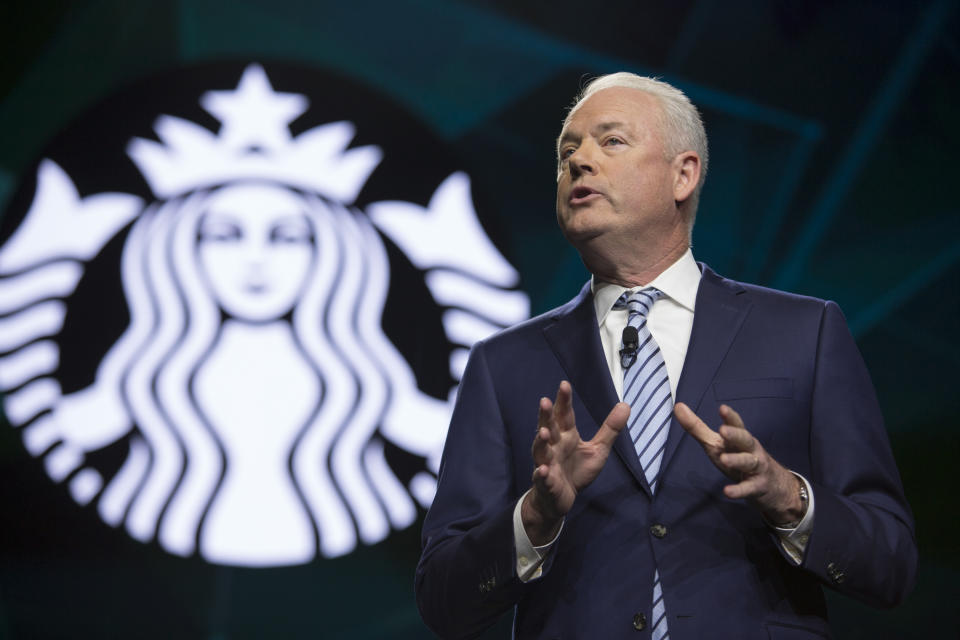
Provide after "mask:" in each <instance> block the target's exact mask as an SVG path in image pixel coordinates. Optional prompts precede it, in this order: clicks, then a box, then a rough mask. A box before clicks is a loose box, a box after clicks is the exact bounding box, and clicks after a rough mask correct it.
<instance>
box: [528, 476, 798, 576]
mask: <svg viewBox="0 0 960 640" xmlns="http://www.w3.org/2000/svg"><path fill="white" fill-rule="evenodd" d="M527 493H530V490H529V489H528V490H527ZM527 493H525V494H523V495H522V496H520V499H519V500H517V506H516V507H514V508H513V543H514V546H515V547H516V551H517V577H518V578H520V582H530V581H531V580H536V579H537V578H539V577H540V576H542V575H543V562H544V560H546V559H547V556H548V555H550V549H552V548H553V545H554V543H555V542H556V541H557V538H559V537H560V532H561V531H563V523H562V522H561V523H560V529H559V530H558V531H557V535H555V536H554V537H553V540H551V541H550V542H548V543H547V544H545V545H543V546H541V547H535V546H533V543H532V542H530V538H529V537H527V531H526V529H524V528H523V517H522V516H521V515H520V511H521V506H522V505H523V499H524V498H526V497H527ZM811 506H812V503H811Z"/></svg>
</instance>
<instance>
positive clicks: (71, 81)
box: [0, 0, 960, 640]
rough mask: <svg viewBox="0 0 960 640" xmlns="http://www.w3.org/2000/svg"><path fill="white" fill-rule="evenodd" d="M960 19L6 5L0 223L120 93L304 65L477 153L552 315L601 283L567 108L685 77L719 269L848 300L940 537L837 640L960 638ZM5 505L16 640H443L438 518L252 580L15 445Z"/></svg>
mask: <svg viewBox="0 0 960 640" xmlns="http://www.w3.org/2000/svg"><path fill="white" fill-rule="evenodd" d="M957 9H958V3H957V2H956V1H953V0H937V1H931V2H880V3H864V2H862V1H855V0H838V1H836V2H829V3H828V2H805V3H795V2H790V1H788V0H773V1H768V0H742V1H740V2H736V3H725V2H719V1H717V0H681V1H677V2H669V3H668V2H662V3H636V2H633V1H627V0H611V1H609V2H604V3H597V4H596V5H589V4H585V3H582V2H572V1H569V0H552V1H551V2H542V1H533V0H531V1H529V2H509V1H507V0H492V1H487V2H479V1H473V2H471V1H467V0H410V1H409V2H403V3H400V2H390V3H383V2H376V1H374V0H353V1H352V2H308V1H306V0H274V1H272V2H268V1H266V0H234V1H233V2H231V3H222V2H216V1H214V0H180V1H174V0H171V1H161V0H143V1H140V2H127V1H125V0H74V1H70V0H49V1H47V2H42V3H35V2H22V1H15V2H5V3H3V5H2V6H0V61H2V62H0V140H2V144H0V210H2V209H3V208H4V207H5V206H6V204H7V203H8V202H9V200H10V198H11V197H12V195H13V192H14V191H15V190H16V188H17V185H18V184H20V182H21V181H22V180H24V179H25V178H26V172H27V171H28V170H29V168H30V167H31V166H32V165H33V163H35V162H36V161H37V160H38V159H39V156H40V153H41V151H42V149H43V148H44V147H45V145H47V144H48V143H49V142H50V140H51V139H53V137H54V136H56V135H57V133H58V132H60V131H61V130H62V129H63V128H65V127H66V126H68V124H69V123H70V122H71V121H73V120H74V119H75V118H77V117H79V116H81V115H82V114H83V113H84V111H85V110H86V109H88V108H90V107H91V106H93V105H95V104H96V103H98V102H99V101H101V100H103V99H104V98H105V97H106V96H108V95H110V94H112V93H114V92H116V91H117V90H118V89H120V88H122V87H123V86H124V85H126V84H128V83H131V82H134V81H137V80H138V79H141V78H143V77H146V76H149V75H152V74H155V73H157V72H160V71H168V70H172V69H176V68H177V67H179V66H184V65H193V64H197V63H203V62H211V61H232V60H251V59H256V60H261V61H270V60H276V61H287V62H296V63H299V64H306V65H309V66H313V67H316V68H319V69H322V70H328V71H331V72H335V73H336V74H338V75H341V76H345V77H347V78H349V79H350V80H352V81H354V82H356V83H359V84H361V85H366V86H367V87H369V88H371V89H373V90H375V91H376V92H378V93H379V94H382V95H385V96H388V97H389V98H390V100H391V101H392V102H393V103H395V104H399V105H402V106H403V108H404V109H406V110H407V111H408V112H409V113H410V114H412V115H413V116H414V117H415V118H417V119H418V120H420V121H421V122H422V123H423V124H424V125H425V126H426V127H427V128H428V129H430V130H431V131H432V132H433V134H434V135H435V136H437V137H438V138H440V139H441V140H442V141H444V142H445V143H446V144H447V145H448V146H449V147H450V148H451V149H453V150H454V152H455V153H456V154H457V159H458V161H459V163H460V165H461V166H462V167H464V169H465V170H466V171H467V172H468V173H469V175H470V176H471V178H472V180H473V181H474V182H475V184H477V185H478V188H477V189H476V191H477V192H479V193H482V194H484V195H483V200H481V201H480V202H478V207H482V209H483V211H484V215H485V221H486V223H487V224H488V226H490V227H492V231H493V232H494V235H495V236H496V237H497V238H498V239H499V241H500V246H501V249H502V250H503V252H504V254H505V255H506V257H507V259H508V260H509V261H510V262H511V264H513V265H515V266H516V267H517V269H518V270H519V272H520V274H521V278H522V287H523V289H524V290H526V291H528V292H529V293H530V296H531V301H532V309H531V311H532V312H533V313H534V314H536V313H540V312H542V311H545V310H546V309H549V308H551V307H553V306H555V305H557V304H559V303H562V302H563V301H565V300H567V299H568V298H570V297H571V296H572V295H573V294H574V293H575V292H576V291H577V290H578V288H579V286H580V285H581V283H582V282H583V281H584V280H585V279H586V278H587V273H586V271H585V269H584V268H583V266H582V264H581V263H580V260H579V257H578V256H577V254H576V253H575V252H574V251H573V250H572V249H571V248H570V247H569V246H568V245H567V244H566V243H565V241H564V240H563V238H562V236H561V235H560V233H559V231H558V229H557V227H556V224H555V222H554V211H553V202H554V192H555V182H554V179H555V159H554V149H553V145H554V140H555V137H556V135H557V133H558V131H559V126H560V123H561V121H562V119H563V116H564V110H565V107H566V106H567V105H569V104H570V101H571V98H572V96H573V94H574V93H575V92H576V90H577V89H578V87H579V85H580V84H581V82H582V81H583V79H584V78H586V77H588V76H590V75H596V74H600V73H607V72H611V71H616V70H629V71H634V72H638V73H642V74H649V75H656V76H660V77H663V78H664V79H665V80H667V81H669V82H671V83H673V84H675V85H676V86H678V87H680V88H681V89H683V90H684V91H685V92H686V93H687V94H688V95H689V96H690V98H691V99H692V100H693V102H694V103H695V104H697V105H698V106H699V107H700V109H701V111H702V112H703V115H704V118H705V121H706V126H707V131H708V134H709V136H710V149H711V163H710V164H711V174H710V176H709V177H708V180H707V183H706V187H705V189H704V193H703V197H702V200H701V206H700V212H699V215H698V219H697V226H696V228H695V230H694V253H695V255H696V257H697V258H698V259H699V260H703V261H705V262H707V263H709V264H710V265H711V266H712V267H713V268H714V269H715V270H717V271H718V272H720V273H722V274H724V275H726V276H729V277H731V278H734V279H738V280H746V281H751V282H755V283H758V284H763V285H767V286H772V287H775V288H781V289H788V290H791V291H795V292H798V293H803V294H809V295H814V296H817V297H821V298H829V299H832V300H835V301H837V302H838V303H839V304H840V305H841V307H842V308H843V310H844V312H845V313H846V316H847V319H848V322H849V324H850V327H851V329H852V331H853V333H854V335H855V337H856V339H857V342H858V344H859V347H860V349H861V351H862V353H863V355H864V358H865V359H866V361H867V365H868V367H869V369H870V371H871V374H872V376H873V379H874V383H875V385H876V387H877V392H878V395H879V398H880V402H881V406H882V408H883V410H884V414H885V417H886V420H887V427H888V430H889V433H890V437H891V440H892V443H893V446H894V452H895V455H896V457H897V460H898V463H899V466H900V470H901V474H902V476H903V480H904V484H905V486H906V491H907V495H908V498H909V500H910V503H911V505H912V507H913V509H914V511H915V515H916V518H917V533H918V542H919V546H920V552H921V567H920V580H919V583H918V586H917V588H916V590H915V591H914V593H913V595H912V596H911V597H910V598H909V599H908V601H907V602H906V603H905V604H904V605H902V606H901V607H900V608H898V609H896V610H893V611H889V612H875V611H873V610H869V609H867V608H865V607H862V606H860V605H859V604H857V603H853V602H851V601H849V600H846V599H842V598H838V597H831V598H830V604H831V616H832V618H833V622H834V627H835V631H836V634H837V636H838V637H842V638H878V637H897V638H899V637H911V636H914V637H955V636H956V634H957V633H958V631H960V622H958V620H960V613H958V611H957V608H956V606H955V603H954V602H953V598H951V597H950V595H951V594H954V593H956V584H957V582H958V580H960V549H958V543H957V535H956V531H955V529H956V520H957V518H956V514H957V513H958V510H960V504H958V500H957V498H956V496H957V493H958V491H957V484H958V483H957V481H956V473H955V469H956V461H957V460H958V458H960V445H958V442H960V440H958V437H957V430H958V427H960V421H958V417H957V416H958V415H960V394H958V393H957V391H956V384H957V380H958V376H957V373H956V372H957V370H958V367H960V343H958V341H957V339H956V334H957V329H958V326H957V318H958V317H960V296H958V292H960V207H958V204H957V202H956V200H955V198H956V185H957V184H958V178H957V174H958V169H960V166H958V161H957V149H960V118H958V117H957V114H958V113H960V37H958V34H960V15H958V13H960V12H958V11H957ZM330 99H331V100H336V96H330ZM411 170H415V168H412V169H411ZM0 486H2V487H3V489H2V490H0V495H2V496H3V497H2V503H0V507H2V510H3V513H4V522H5V524H4V526H3V527H0V563H2V564H0V566H2V567H3V571H2V572H0V637H45V636H49V637H58V636H64V635H69V636H74V637H110V636H141V637H144V636H153V635H156V636H157V637H198V638H209V639H211V640H213V639H217V638H240V637H264V636H268V635H271V636H274V637H279V636H284V637H298V636H302V637H317V636H319V637H330V638H339V637H343V638H347V637H349V638H385V637H390V638H423V637H429V634H428V632H427V631H426V629H425V627H424V626H423V625H422V623H421V622H420V620H419V617H418V614H417V612H416V608H415V606H414V604H413V568H414V566H415V564H416V560H417V557H418V555H419V522H418V525H417V526H415V527H412V528H411V529H408V530H406V531H404V532H401V533H400V534H398V535H396V536H394V537H393V538H391V540H390V541H389V543H387V544H384V545H379V546H376V547H371V548H365V549H362V550H360V551H358V552H356V553H354V554H352V555H349V556H346V557H344V558H339V559H336V560H332V561H324V562H322V563H314V564H310V565H305V566H302V567H296V568H288V569H269V570H267V569H264V570H245V569H235V568H226V567H212V566H208V565H202V564H201V563H199V562H196V561H191V560H184V559H178V558H172V557H170V556H168V555H165V554H162V553H160V552H159V551H157V550H156V549H150V548H149V547H143V546H142V545H139V544H138V543H135V542H133V541H130V540H129V539H127V538H126V537H125V536H124V535H123V534H122V532H119V531H113V530H110V529H107V528H105V527H104V526H102V525H100V524H98V522H97V521H96V517H95V514H93V513H91V512H89V511H84V510H79V509H76V507H75V505H73V503H72V502H71V500H70V498H69V496H68V494H67V492H66V490H65V489H64V488H63V487H62V486H60V487H58V486H54V485H52V484H51V483H50V482H49V481H48V480H47V478H46V477H45V476H43V473H42V470H41V469H40V467H39V465H37V464H35V461H34V460H33V459H32V458H31V457H30V455H29V454H28V453H27V452H26V451H24V449H23V446H22V444H21V443H20V440H19V438H18V437H17V435H16V434H15V433H14V432H13V430H12V429H10V428H8V427H5V426H4V428H2V429H0ZM421 516H422V514H421ZM6 523H15V524H9V525H8V524H6ZM507 628H508V624H507V622H505V621H504V622H501V624H500V625H498V627H496V628H495V629H493V630H491V631H490V632H489V633H488V634H487V636H486V637H491V638H493V637H506V636H505V634H508V632H507V631H505V630H506V629H507Z"/></svg>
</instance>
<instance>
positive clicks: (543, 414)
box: [537, 397, 560, 444]
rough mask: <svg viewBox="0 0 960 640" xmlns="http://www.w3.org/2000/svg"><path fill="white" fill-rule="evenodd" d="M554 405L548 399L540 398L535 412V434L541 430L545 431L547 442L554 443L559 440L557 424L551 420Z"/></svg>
mask: <svg viewBox="0 0 960 640" xmlns="http://www.w3.org/2000/svg"><path fill="white" fill-rule="evenodd" d="M554 410H555V405H554V404H553V402H551V401H550V398H546V397H544V398H540V409H539V411H538V412H537V432H538V433H539V432H540V431H542V430H543V429H546V430H547V433H548V435H549V442H550V443H551V444H554V443H556V442H557V441H558V440H559V439H560V432H559V430H558V429H557V423H556V421H555V420H554V419H553V415H554Z"/></svg>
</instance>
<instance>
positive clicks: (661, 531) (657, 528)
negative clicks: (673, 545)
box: [650, 523, 667, 538]
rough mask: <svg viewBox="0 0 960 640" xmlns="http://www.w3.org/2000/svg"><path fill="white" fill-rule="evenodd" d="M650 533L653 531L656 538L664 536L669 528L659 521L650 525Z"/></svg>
mask: <svg viewBox="0 0 960 640" xmlns="http://www.w3.org/2000/svg"><path fill="white" fill-rule="evenodd" d="M650 533H652V534H653V536H654V537H655V538H662V537H663V536H665V535H667V528H666V527H665V526H663V525H662V524H659V523H657V524H655V525H653V526H652V527H650Z"/></svg>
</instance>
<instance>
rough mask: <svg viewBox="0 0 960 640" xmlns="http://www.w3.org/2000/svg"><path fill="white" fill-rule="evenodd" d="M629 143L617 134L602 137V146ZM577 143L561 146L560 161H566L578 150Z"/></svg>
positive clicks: (616, 145)
mask: <svg viewBox="0 0 960 640" xmlns="http://www.w3.org/2000/svg"><path fill="white" fill-rule="evenodd" d="M625 144H627V142H626V140H624V139H623V138H622V137H620V136H617V135H609V136H606V137H604V138H601V139H600V142H599V145H600V147H606V148H610V147H619V146H623V145H625ZM577 148H578V147H577V145H575V144H572V143H567V144H564V145H563V146H562V147H560V161H561V162H562V161H564V160H567V159H569V158H570V156H572V155H573V154H574V153H576V151H577Z"/></svg>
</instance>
